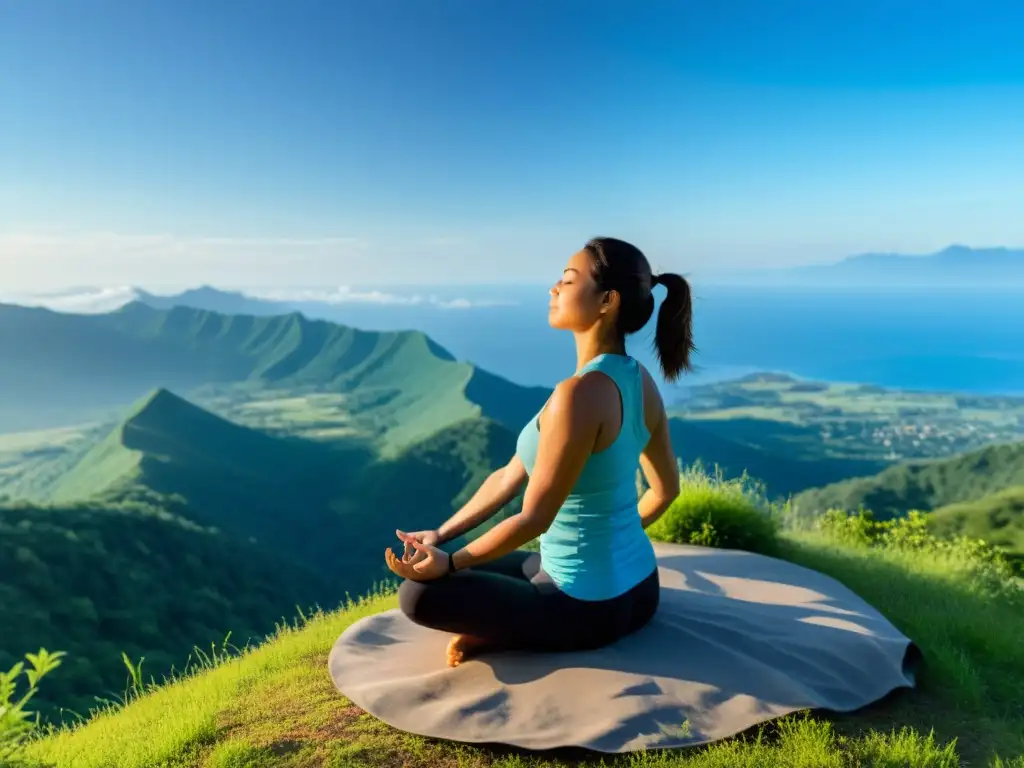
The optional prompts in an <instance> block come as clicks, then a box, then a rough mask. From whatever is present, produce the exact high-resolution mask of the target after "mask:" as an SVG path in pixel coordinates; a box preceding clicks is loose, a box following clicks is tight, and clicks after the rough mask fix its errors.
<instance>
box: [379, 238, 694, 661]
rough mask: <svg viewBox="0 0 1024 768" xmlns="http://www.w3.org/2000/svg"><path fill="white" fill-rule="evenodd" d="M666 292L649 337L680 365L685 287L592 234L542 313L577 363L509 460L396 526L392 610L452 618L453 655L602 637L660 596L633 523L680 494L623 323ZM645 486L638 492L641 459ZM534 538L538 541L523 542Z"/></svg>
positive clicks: (656, 401) (640, 322)
mask: <svg viewBox="0 0 1024 768" xmlns="http://www.w3.org/2000/svg"><path fill="white" fill-rule="evenodd" d="M655 285H663V286H664V287H665V289H666V291H667V295H666V298H665V300H664V301H663V302H662V306H661V309H660V311H659V314H658V319H657V328H656V332H655V346H656V351H657V354H658V358H659V360H660V363H661V368H662V372H663V373H664V376H665V378H666V379H667V380H669V381H673V380H675V379H676V378H677V377H678V376H679V374H680V373H681V372H682V371H684V370H688V369H689V368H690V354H691V352H692V351H693V340H692V330H691V329H692V321H691V315H692V309H691V298H690V288H689V285H688V284H687V282H686V280H684V279H683V278H682V277H681V276H679V275H676V274H662V275H658V276H654V275H652V274H651V268H650V265H649V264H648V262H647V259H646V258H645V257H644V255H643V254H642V253H641V252H640V251H639V250H638V249H636V248H635V247H633V246H632V245H630V244H628V243H625V242H622V241H621V240H615V239H612V238H597V239H594V240H591V241H590V242H589V243H588V244H587V245H586V246H585V247H584V248H583V249H582V250H580V251H579V252H578V253H576V254H574V255H573V256H572V257H571V258H570V259H569V262H568V264H567V266H566V267H565V269H564V271H563V273H562V277H561V279H560V280H559V281H558V282H557V283H556V284H555V285H554V286H553V287H552V288H551V290H550V294H551V302H550V306H549V310H548V321H549V323H550V324H551V325H552V326H553V327H554V328H559V329H563V330H568V331H572V333H573V335H574V337H575V339H576V372H575V375H574V376H572V377H571V378H569V379H566V380H565V381H562V382H561V383H559V384H558V386H557V387H555V390H554V392H553V393H552V395H551V397H550V398H549V400H548V401H547V403H546V404H545V405H544V407H543V408H541V410H540V412H539V413H538V414H537V416H536V417H534V418H533V419H531V420H530V421H529V423H527V424H526V425H525V426H524V427H523V429H522V432H521V433H520V434H519V439H518V442H517V445H516V453H515V456H514V457H512V459H511V461H509V463H508V465H507V466H505V467H503V468H502V469H499V470H497V471H496V472H494V473H493V474H492V475H491V476H490V477H489V478H488V479H487V480H486V481H485V482H484V483H483V485H482V486H481V487H480V489H479V490H478V491H477V492H476V494H475V495H474V496H473V498H472V499H471V500H470V501H469V502H468V503H467V504H466V505H465V506H464V507H463V508H462V509H461V510H460V511H459V512H457V513H456V514H455V515H453V516H452V517H451V519H449V520H448V521H447V522H445V523H444V524H443V525H442V526H441V527H440V528H439V529H437V530H436V531H420V532H416V533H404V532H402V531H398V532H397V533H398V537H399V539H401V540H402V542H403V543H404V550H403V553H402V556H401V557H398V556H397V555H396V554H395V553H394V552H393V551H392V550H391V549H388V550H387V551H386V552H385V559H386V561H387V564H388V567H389V568H390V569H391V570H392V571H393V572H394V573H395V574H396V575H398V576H400V577H402V578H403V579H405V581H404V582H403V583H402V585H401V587H400V589H399V603H400V605H401V609H402V611H403V612H404V613H405V614H406V615H407V616H408V617H409V618H410V619H412V621H414V622H416V623H417V624H420V625H423V626H426V627H431V628H434V629H438V630H441V631H444V632H451V633H453V634H454V635H455V636H454V637H453V638H452V640H451V642H450V643H449V646H448V663H449V664H450V665H452V666H455V665H457V664H459V663H460V662H461V661H463V660H464V659H465V658H467V657H468V656H470V655H472V654H475V653H479V652H481V651H484V650H527V651H571V650H585V649H593V648H598V647H601V646H604V645H607V644H610V643H613V642H615V641H616V640H619V639H620V638H622V637H625V636H626V635H629V634H631V633H633V632H635V631H636V630H638V629H640V628H641V627H643V626H644V625H646V624H647V623H648V622H649V621H650V620H651V618H652V617H653V616H654V614H655V612H656V610H657V608H658V599H659V594H660V585H659V583H658V569H657V562H656V560H655V555H654V548H653V546H652V544H651V541H650V539H649V538H648V537H647V534H646V531H645V530H644V529H645V528H646V527H647V526H648V525H650V524H651V523H653V522H654V521H655V520H657V519H658V517H659V516H661V514H662V513H663V512H664V511H665V510H666V509H667V508H668V506H669V504H670V503H671V502H672V500H673V499H674V498H675V497H676V495H678V493H679V474H678V470H677V467H676V461H675V456H674V455H673V452H672V446H671V443H670V442H669V432H668V421H667V418H666V416H665V408H664V404H663V403H662V400H661V396H660V394H659V392H658V389H657V387H656V385H655V383H654V380H653V379H652V377H651V375H650V373H648V371H647V370H646V369H645V368H644V367H643V366H642V365H640V364H639V363H638V362H637V361H636V360H635V359H634V358H632V357H630V356H629V355H627V354H626V349H625V337H626V336H627V335H628V334H631V333H635V332H636V331H639V330H640V329H641V328H643V327H644V326H645V325H646V324H647V322H648V321H649V320H650V318H651V316H652V314H653V312H654V296H653V295H652V288H653V287H654V286H655ZM638 463H639V466H640V467H641V468H642V469H643V472H644V474H645V476H646V478H647V482H648V484H649V488H648V490H647V491H646V492H645V493H644V495H643V496H642V497H641V498H640V499H639V501H638V500H637V490H636V469H637V465H638ZM524 483H525V484H526V490H525V493H524V495H523V504H522V510H521V511H520V512H519V513H517V514H515V515H512V516H510V517H508V518H507V519H505V520H502V521H501V522H500V523H498V524H497V525H495V526H494V527H493V528H491V529H490V530H489V531H487V532H486V533H484V534H483V535H481V536H480V537H479V538H477V539H475V540H474V541H472V542H470V543H469V544H467V545H466V546H465V547H463V548H462V549H460V550H458V551H457V552H455V553H453V554H451V555H449V554H448V553H446V552H444V551H443V550H441V549H439V548H438V546H439V545H440V544H443V543H445V542H447V541H450V540H452V539H455V538H457V537H458V536H461V535H463V534H464V533H466V532H468V531H470V530H472V529H474V528H476V527H477V526H478V525H480V524H481V523H482V522H484V521H485V520H487V519H488V518H490V517H491V516H493V515H494V514H495V513H496V512H497V511H498V510H499V509H501V508H502V507H503V506H505V505H506V504H508V503H509V502H510V501H511V500H512V499H514V498H515V497H516V496H517V495H518V493H519V491H520V490H521V489H522V486H523V484H524ZM537 537H540V553H539V554H535V553H527V552H523V551H517V550H519V547H521V546H523V545H524V544H526V543H528V542H530V541H532V540H533V539H535V538H537Z"/></svg>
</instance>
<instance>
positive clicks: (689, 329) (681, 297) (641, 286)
mask: <svg viewBox="0 0 1024 768" xmlns="http://www.w3.org/2000/svg"><path fill="white" fill-rule="evenodd" d="M583 250H585V251H586V252H587V253H589V254H590V257H591V259H592V260H593V263H594V267H593V276H594V280H595V282H597V286H598V288H599V289H600V290H602V291H616V292H617V293H618V294H619V297H620V309H619V317H618V322H617V325H616V331H617V332H618V333H619V337H620V339H622V340H623V341H624V340H625V337H626V336H627V335H628V334H631V333H636V332H637V331H639V330H640V329H641V328H643V327H644V326H645V325H647V321H648V320H650V319H651V315H652V314H654V294H653V292H652V291H653V289H654V286H655V285H663V286H665V290H666V291H667V292H668V295H667V296H666V297H665V300H664V301H663V302H662V303H661V309H660V310H659V311H658V328H657V330H656V331H655V334H654V349H655V352H656V353H657V355H658V361H659V362H660V363H661V370H662V373H663V374H664V376H665V379H666V380H668V381H675V380H676V379H677V378H679V374H681V373H682V372H683V371H689V370H691V369H692V365H691V363H690V354H691V353H692V352H695V351H696V350H697V348H696V347H695V346H694V345H693V301H692V297H691V295H690V284H689V283H688V282H686V279H685V278H684V277H682V276H681V275H677V274H674V273H672V272H665V273H662V274H660V275H655V274H653V273H652V272H651V265H650V264H649V263H648V261H647V257H646V256H644V255H643V253H642V252H641V251H640V249H639V248H637V247H636V246H634V245H630V244H629V243H627V242H625V241H623V240H616V239H615V238H614V237H595V238H593V239H592V240H591V241H590V242H588V243H587V244H586V245H585V246H584V247H583Z"/></svg>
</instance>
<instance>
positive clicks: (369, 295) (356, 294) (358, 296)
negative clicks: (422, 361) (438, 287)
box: [253, 285, 518, 309]
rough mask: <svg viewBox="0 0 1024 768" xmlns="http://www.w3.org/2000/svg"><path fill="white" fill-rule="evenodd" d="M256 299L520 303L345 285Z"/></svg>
mask: <svg viewBox="0 0 1024 768" xmlns="http://www.w3.org/2000/svg"><path fill="white" fill-rule="evenodd" d="M253 295H254V296H257V297H259V298H264V299H272V300H275V301H283V302H290V303H300V302H316V303H321V304H331V305H336V304H384V305H394V306H432V307H437V308H439V309H474V308H479V307H504V306H515V305H516V304H517V303H518V302H515V301H507V300H500V299H468V298H461V297H459V298H442V297H441V296H438V295H437V294H423V293H413V294H402V293H394V292H390V291H382V290H379V289H375V290H359V289H356V288H352V287H351V286H347V285H342V286H339V287H338V288H333V289H300V290H289V289H283V290H259V291H255V292H254V293H253Z"/></svg>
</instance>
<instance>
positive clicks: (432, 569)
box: [384, 538, 451, 581]
mask: <svg viewBox="0 0 1024 768" xmlns="http://www.w3.org/2000/svg"><path fill="white" fill-rule="evenodd" d="M405 542H406V544H407V545H411V546H412V547H413V549H414V550H415V554H414V555H413V557H412V558H410V559H409V561H408V562H406V560H405V559H404V558H403V559H401V560H399V559H398V556H397V555H396V554H395V553H394V552H392V551H391V547H388V548H387V549H386V550H384V561H385V562H386V563H387V564H388V568H390V569H391V572H392V573H394V574H395V575H396V576H399V577H401V578H403V579H409V580H410V581H433V580H434V579H439V578H441V577H442V576H444V575H446V574H447V573H448V568H449V563H448V559H449V558H450V557H451V555H449V554H448V553H447V552H445V551H444V550H441V549H438V548H437V547H434V546H431V545H429V544H422V543H420V542H419V541H417V540H416V539H413V538H408V539H405Z"/></svg>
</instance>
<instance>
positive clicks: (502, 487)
mask: <svg viewBox="0 0 1024 768" xmlns="http://www.w3.org/2000/svg"><path fill="white" fill-rule="evenodd" d="M525 481H526V468H525V467H524V466H523V462H521V461H520V460H519V457H518V456H513V457H512V460H511V461H510V462H509V463H508V464H506V465H505V466H504V467H502V468H501V469H496V470H494V472H492V473H491V474H490V475H489V476H488V477H487V479H486V480H484V481H483V483H481V484H480V487H479V488H478V489H477V491H476V493H474V494H473V497H472V498H471V499H470V500H469V501H467V502H466V503H465V504H463V505H462V509H460V510H459V511H458V512H456V513H455V514H454V515H452V516H451V517H450V518H448V519H447V520H446V521H445V522H444V523H443V524H442V525H441V527H440V528H438V529H437V535H438V536H439V538H440V540H439V541H438V543H439V544H444V543H445V542H449V541H451V540H452V539H457V538H458V537H459V536H461V535H463V534H464V533H467V532H469V531H471V530H473V529H474V528H476V527H477V526H478V525H480V524H481V523H483V522H484V521H485V520H489V519H490V518H491V517H493V516H494V514H495V513H496V512H497V511H498V510H499V509H501V508H502V507H504V506H505V505H506V504H508V503H509V502H510V501H512V499H514V498H515V497H516V494H517V493H519V489H520V488H522V486H523V483H524V482H525Z"/></svg>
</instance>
